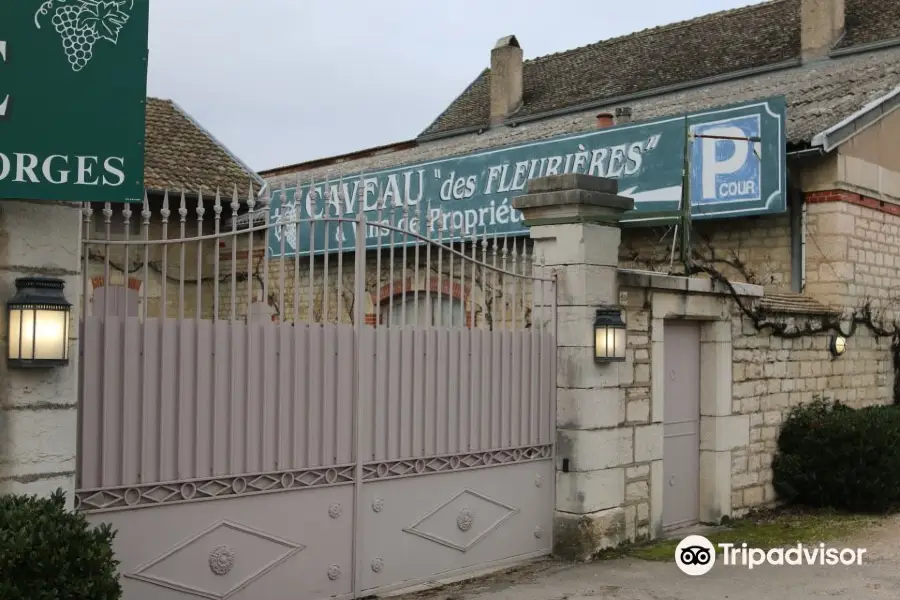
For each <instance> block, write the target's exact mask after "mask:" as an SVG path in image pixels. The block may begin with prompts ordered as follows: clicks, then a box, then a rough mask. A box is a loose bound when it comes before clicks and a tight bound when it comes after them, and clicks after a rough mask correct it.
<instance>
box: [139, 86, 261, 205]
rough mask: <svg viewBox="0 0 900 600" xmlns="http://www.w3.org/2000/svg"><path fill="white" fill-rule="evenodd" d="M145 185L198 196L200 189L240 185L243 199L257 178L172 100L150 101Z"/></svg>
mask: <svg viewBox="0 0 900 600" xmlns="http://www.w3.org/2000/svg"><path fill="white" fill-rule="evenodd" d="M146 136H147V139H146V144H145V159H144V186H145V187H146V188H147V189H148V190H149V191H156V192H160V191H164V190H170V191H179V192H180V191H181V190H182V188H183V189H184V190H185V191H186V192H188V193H190V194H196V193H197V191H198V190H199V188H200V186H201V185H202V186H203V190H204V192H205V193H206V192H209V193H212V192H214V191H215V189H216V188H219V189H221V190H223V192H225V191H227V192H228V193H230V192H231V190H233V189H234V186H235V185H237V186H238V189H239V190H240V191H241V195H242V196H246V195H247V193H248V192H249V189H250V185H251V182H253V185H254V190H255V191H259V187H260V184H259V179H258V176H257V175H256V174H255V173H253V171H252V170H251V169H249V167H247V166H246V165H244V164H243V163H241V161H240V160H239V159H237V158H236V157H235V156H234V155H232V154H231V153H230V152H229V151H228V150H227V149H226V148H225V147H224V146H223V145H222V144H220V143H219V142H218V141H216V139H215V138H213V137H212V136H211V135H210V134H209V133H208V132H207V131H206V130H204V129H203V127H201V126H200V125H199V124H198V123H197V122H196V121H194V119H192V118H191V117H190V116H189V115H188V114H187V113H185V112H184V111H183V110H181V109H180V108H179V107H178V105H176V104H175V103H174V102H172V101H171V100H161V99H158V98H147V123H146Z"/></svg>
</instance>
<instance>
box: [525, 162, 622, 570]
mask: <svg viewBox="0 0 900 600" xmlns="http://www.w3.org/2000/svg"><path fill="white" fill-rule="evenodd" d="M617 193H618V184H617V182H616V181H614V180H611V179H603V178H600V177H591V176H587V175H577V174H567V175H554V176H550V177H544V178H541V179H535V180H533V181H531V182H529V185H528V189H527V193H526V195H524V196H520V197H518V198H516V199H514V200H513V206H514V207H515V208H517V209H518V210H521V211H522V213H523V215H524V220H525V225H526V226H527V227H529V228H530V234H531V238H532V239H533V240H534V254H535V257H538V258H540V259H543V261H544V265H545V269H546V270H545V273H546V272H548V271H550V272H553V271H555V272H556V273H557V277H558V282H559V283H558V294H557V307H558V309H557V388H556V391H557V415H556V417H557V437H556V440H557V442H556V443H557V450H556V455H557V458H556V512H555V518H554V554H556V555H557V556H559V557H561V558H566V559H571V560H585V559H588V558H590V557H591V556H592V555H593V554H594V553H596V552H597V551H598V550H600V549H602V548H604V547H608V546H613V545H616V544H618V543H619V542H621V541H623V540H625V539H626V538H627V537H628V536H627V535H626V530H627V527H626V522H625V521H626V511H625V510H624V509H623V508H622V505H623V504H624V503H625V470H626V469H625V465H629V464H631V463H633V462H634V440H633V431H632V429H627V428H619V425H620V424H622V423H623V422H624V421H625V398H624V391H623V390H622V389H620V385H621V384H622V383H628V382H627V381H623V379H624V377H625V375H624V373H625V370H624V369H623V368H622V364H621V363H620V364H616V363H613V364H608V365H598V364H596V363H595V362H594V339H593V338H594V333H593V332H594V329H593V323H594V317H595V313H596V309H597V308H598V307H599V306H601V305H617V304H618V303H619V291H618V281H617V277H618V258H619V257H618V255H619V242H620V238H621V231H620V229H619V226H618V220H619V218H620V217H621V215H622V213H623V212H625V211H627V210H631V209H632V208H633V207H634V201H633V200H631V199H630V198H623V197H621V196H618V195H617ZM544 310H547V309H546V308H545V309H544ZM620 373H621V374H620ZM633 527H634V524H633V523H632V524H631V528H632V529H633Z"/></svg>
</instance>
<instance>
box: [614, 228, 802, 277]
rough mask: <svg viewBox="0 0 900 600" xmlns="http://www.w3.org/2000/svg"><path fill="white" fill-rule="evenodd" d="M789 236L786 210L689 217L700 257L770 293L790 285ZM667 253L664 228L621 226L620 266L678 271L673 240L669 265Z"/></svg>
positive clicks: (668, 236)
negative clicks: (762, 214)
mask: <svg viewBox="0 0 900 600" xmlns="http://www.w3.org/2000/svg"><path fill="white" fill-rule="evenodd" d="M790 239H791V238H790V226H789V222H788V215H775V216H765V217H748V218H746V219H739V220H714V221H696V222H694V223H693V248H694V251H695V252H696V253H697V254H698V255H699V257H702V260H703V261H705V262H707V263H709V264H711V265H712V266H713V267H715V268H716V269H717V270H719V271H721V272H722V273H723V274H724V275H725V276H726V277H728V279H729V280H731V281H740V282H745V283H755V284H758V285H762V286H764V287H765V289H766V291H767V292H769V293H784V292H790V291H791V247H790V243H791V242H790ZM671 256H672V233H671V231H670V230H668V228H658V227H654V228H646V229H645V228H627V229H623V230H622V245H621V246H620V249H619V266H620V267H621V268H628V269H644V270H649V271H658V272H663V273H666V272H670V271H675V272H680V271H682V270H683V269H682V267H681V258H680V252H679V248H678V245H677V243H676V246H675V253H674V264H671V267H670V260H671Z"/></svg>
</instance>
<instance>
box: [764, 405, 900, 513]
mask: <svg viewBox="0 0 900 600" xmlns="http://www.w3.org/2000/svg"><path fill="white" fill-rule="evenodd" d="M772 469H773V475H774V481H773V485H774V487H775V491H776V492H777V493H778V495H779V496H780V497H781V498H782V499H783V500H786V501H787V502H791V503H795V504H803V505H806V506H814V507H823V508H836V509H842V510H849V511H854V512H883V511H886V510H888V509H890V508H892V507H894V506H896V505H897V503H898V502H900V407H896V406H873V407H867V408H862V409H858V410H856V409H852V408H849V407H847V406H845V405H843V404H840V403H839V402H832V401H829V400H823V399H817V400H816V401H814V402H812V403H811V404H808V405H803V406H798V407H795V408H794V409H793V410H791V412H790V414H789V415H788V418H787V419H786V420H785V422H784V425H783V426H782V429H781V433H780V435H779V438H778V452H777V453H776V455H775V460H774V461H773V463H772Z"/></svg>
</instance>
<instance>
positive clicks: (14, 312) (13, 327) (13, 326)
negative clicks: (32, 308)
mask: <svg viewBox="0 0 900 600" xmlns="http://www.w3.org/2000/svg"><path fill="white" fill-rule="evenodd" d="M21 327H22V310H21V309H18V308H15V309H11V310H10V311H9V354H8V356H9V358H11V359H13V360H18V359H21V358H24V357H23V356H22V355H21V354H20V352H19V348H20V346H19V343H20V341H21V339H22V336H21V335H20V332H21ZM22 350H23V353H24V352H28V354H29V358H30V355H31V346H28V347H24V346H23V347H22Z"/></svg>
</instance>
